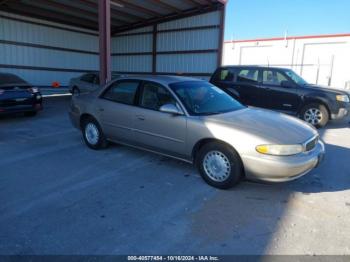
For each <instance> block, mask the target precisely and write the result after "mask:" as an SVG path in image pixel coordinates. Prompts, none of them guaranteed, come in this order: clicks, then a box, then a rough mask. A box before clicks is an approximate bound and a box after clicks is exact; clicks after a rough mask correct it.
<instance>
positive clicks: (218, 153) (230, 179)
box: [196, 142, 243, 189]
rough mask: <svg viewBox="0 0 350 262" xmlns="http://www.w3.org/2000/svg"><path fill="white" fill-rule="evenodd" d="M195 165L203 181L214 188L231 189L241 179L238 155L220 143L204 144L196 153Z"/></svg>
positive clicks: (240, 164) (241, 172)
mask: <svg viewBox="0 0 350 262" xmlns="http://www.w3.org/2000/svg"><path fill="white" fill-rule="evenodd" d="M196 165H197V168H198V170H199V172H200V174H201V176H202V178H203V179H204V181H206V182H207V183H208V184H209V185H211V186H213V187H216V188H220V189H228V188H231V187H233V186H235V185H236V184H238V183H239V181H240V180H241V178H242V177H243V165H242V161H241V159H240V157H239V155H238V153H237V152H236V151H235V150H234V149H233V148H231V147H229V146H227V145H224V144H221V143H216V142H212V143H208V144H205V145H204V146H203V147H202V148H201V149H200V150H199V152H198V155H197V159H196Z"/></svg>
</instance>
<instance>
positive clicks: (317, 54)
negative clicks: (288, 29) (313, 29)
mask: <svg viewBox="0 0 350 262" xmlns="http://www.w3.org/2000/svg"><path fill="white" fill-rule="evenodd" d="M224 64H225V65H262V66H267V65H268V66H275V67H287V68H291V69H293V70H294V71H295V72H297V73H298V74H300V75H301V76H302V77H303V78H305V80H307V81H308V82H309V83H312V84H320V85H325V86H327V85H328V86H331V87H332V86H333V87H337V88H344V87H348V86H349V85H350V76H349V66H350V34H348V35H325V36H316V37H315V36H306V37H290V38H288V39H283V38H280V39H263V40H262V41H261V40H260V41H259V39H258V40H250V41H237V42H234V43H232V42H227V43H225V45H224Z"/></svg>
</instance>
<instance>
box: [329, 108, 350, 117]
mask: <svg viewBox="0 0 350 262" xmlns="http://www.w3.org/2000/svg"><path fill="white" fill-rule="evenodd" d="M349 111H350V107H344V108H339V111H338V113H337V114H331V118H332V119H342V118H344V117H346V116H347V115H348V114H349Z"/></svg>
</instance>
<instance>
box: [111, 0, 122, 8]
mask: <svg viewBox="0 0 350 262" xmlns="http://www.w3.org/2000/svg"><path fill="white" fill-rule="evenodd" d="M111 5H113V6H116V7H121V8H123V7H124V5H122V4H119V3H117V2H113V1H111Z"/></svg>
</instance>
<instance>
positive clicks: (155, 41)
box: [152, 24, 158, 74]
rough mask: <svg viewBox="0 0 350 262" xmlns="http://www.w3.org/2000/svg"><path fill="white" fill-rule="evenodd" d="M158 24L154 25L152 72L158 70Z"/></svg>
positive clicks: (154, 72)
mask: <svg viewBox="0 0 350 262" xmlns="http://www.w3.org/2000/svg"><path fill="white" fill-rule="evenodd" d="M157 31H158V27H157V24H155V25H153V32H152V74H156V72H157Z"/></svg>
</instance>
